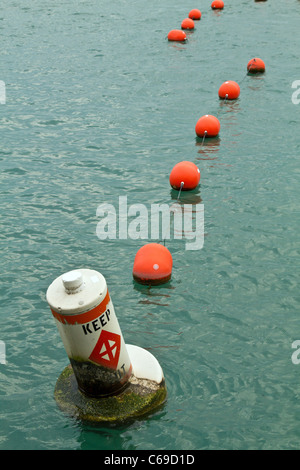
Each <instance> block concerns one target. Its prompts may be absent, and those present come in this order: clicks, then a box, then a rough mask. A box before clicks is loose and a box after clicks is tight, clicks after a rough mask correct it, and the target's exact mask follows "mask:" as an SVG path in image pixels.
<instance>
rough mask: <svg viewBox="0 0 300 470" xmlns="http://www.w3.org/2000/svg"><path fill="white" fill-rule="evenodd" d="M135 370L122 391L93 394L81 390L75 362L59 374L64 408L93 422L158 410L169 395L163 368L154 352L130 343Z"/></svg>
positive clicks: (129, 418) (58, 390) (110, 421)
mask: <svg viewBox="0 0 300 470" xmlns="http://www.w3.org/2000/svg"><path fill="white" fill-rule="evenodd" d="M126 348H127V351H128V354H129V357H130V360H131V364H132V368H133V373H132V376H131V377H130V379H129V380H128V383H127V385H126V387H125V389H123V390H122V391H121V392H120V393H119V394H117V395H112V396H107V397H101V398H91V397H88V396H86V395H84V394H83V393H81V392H80V390H79V389H78V385H77V380H76V377H75V375H74V372H73V369H72V367H71V365H68V366H67V367H66V368H65V369H64V370H63V372H62V373H61V375H60V376H59V378H58V380H57V382H56V387H55V391H54V397H55V400H56V402H57V404H58V406H59V407H60V409H61V410H62V411H63V412H65V413H66V414H68V415H69V416H71V417H73V418H77V419H80V420H82V421H84V422H86V423H91V424H102V425H104V424H124V423H127V422H129V421H132V420H133V419H137V418H140V417H143V416H146V415H147V414H150V413H152V412H153V411H155V410H156V409H157V408H158V407H159V406H161V405H162V404H163V403H164V402H165V400H166V396H167V389H166V385H165V380H164V375H163V372H162V369H161V367H160V365H159V363H158V362H157V360H156V359H155V357H154V356H152V354H150V353H149V351H146V350H145V349H142V348H139V347H138V346H133V345H126Z"/></svg>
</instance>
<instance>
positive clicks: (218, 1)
mask: <svg viewBox="0 0 300 470" xmlns="http://www.w3.org/2000/svg"><path fill="white" fill-rule="evenodd" d="M211 7H212V9H213V10H223V8H224V2H223V0H214V1H213V2H212V4H211Z"/></svg>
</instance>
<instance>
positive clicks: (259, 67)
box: [247, 57, 266, 73]
mask: <svg viewBox="0 0 300 470" xmlns="http://www.w3.org/2000/svg"><path fill="white" fill-rule="evenodd" d="M247 70H248V73H264V71H265V70H266V66H265V63H264V61H263V60H261V59H259V58H258V57H255V58H254V59H251V60H250V61H249V62H248V65H247Z"/></svg>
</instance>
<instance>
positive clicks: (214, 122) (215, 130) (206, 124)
mask: <svg viewBox="0 0 300 470" xmlns="http://www.w3.org/2000/svg"><path fill="white" fill-rule="evenodd" d="M220 127H221V125H220V121H219V119H217V118H216V117H215V116H211V115H210V114H205V116H202V117H201V118H200V119H199V120H198V122H197V124H196V127H195V131H196V134H197V136H198V137H204V136H206V137H216V136H217V135H218V134H219V132H220Z"/></svg>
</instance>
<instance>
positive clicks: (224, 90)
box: [219, 80, 241, 100]
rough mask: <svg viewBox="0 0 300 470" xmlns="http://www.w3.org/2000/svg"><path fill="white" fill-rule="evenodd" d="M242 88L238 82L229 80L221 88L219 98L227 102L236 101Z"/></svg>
mask: <svg viewBox="0 0 300 470" xmlns="http://www.w3.org/2000/svg"><path fill="white" fill-rule="evenodd" d="M240 91H241V90H240V87H239V85H238V84H237V83H236V82H233V81H232V80H227V81H226V82H224V83H222V85H221V86H220V88H219V98H221V99H225V98H226V99H227V100H236V99H237V98H238V97H239V96H240Z"/></svg>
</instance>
